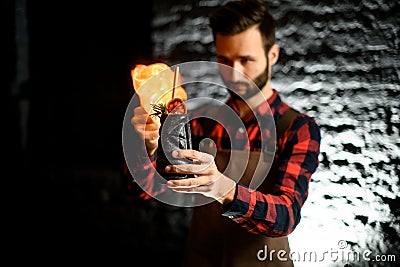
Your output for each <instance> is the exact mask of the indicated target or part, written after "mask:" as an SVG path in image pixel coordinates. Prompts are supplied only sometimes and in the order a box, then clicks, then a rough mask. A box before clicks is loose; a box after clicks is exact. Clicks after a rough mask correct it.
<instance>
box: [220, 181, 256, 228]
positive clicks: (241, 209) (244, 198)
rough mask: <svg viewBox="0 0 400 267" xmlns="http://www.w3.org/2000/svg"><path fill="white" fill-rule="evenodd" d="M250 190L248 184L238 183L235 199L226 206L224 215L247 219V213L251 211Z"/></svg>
mask: <svg viewBox="0 0 400 267" xmlns="http://www.w3.org/2000/svg"><path fill="white" fill-rule="evenodd" d="M250 194H251V192H250V190H249V188H248V187H247V186H245V185H243V184H241V183H238V184H237V185H236V192H235V198H234V200H233V201H232V202H231V203H230V204H229V205H226V206H225V207H224V211H225V212H224V213H223V214H222V215H223V216H226V217H228V218H230V219H234V220H235V221H238V222H239V221H243V220H245V215H246V214H247V213H248V212H249V207H250Z"/></svg>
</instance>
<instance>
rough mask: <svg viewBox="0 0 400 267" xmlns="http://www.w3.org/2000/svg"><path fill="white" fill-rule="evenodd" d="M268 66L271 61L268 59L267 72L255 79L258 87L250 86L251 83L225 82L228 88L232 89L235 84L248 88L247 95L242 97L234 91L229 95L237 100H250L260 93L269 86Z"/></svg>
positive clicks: (230, 91)
mask: <svg viewBox="0 0 400 267" xmlns="http://www.w3.org/2000/svg"><path fill="white" fill-rule="evenodd" d="M268 66H269V60H268V57H267V66H266V67H265V70H264V71H263V72H262V73H261V74H260V75H258V76H257V77H256V78H254V80H253V82H254V84H255V85H256V86H253V85H254V84H250V83H243V82H237V83H234V82H227V81H225V84H226V86H227V87H228V88H232V87H233V86H232V85H234V84H245V85H246V86H247V88H248V89H247V92H246V94H245V95H243V96H240V95H238V94H236V93H235V92H234V91H232V90H228V92H229V94H230V95H231V97H232V98H235V99H245V100H246V99H249V98H251V97H252V96H254V95H256V94H257V93H258V92H260V91H261V90H262V89H263V88H264V86H265V85H266V84H267V81H268Z"/></svg>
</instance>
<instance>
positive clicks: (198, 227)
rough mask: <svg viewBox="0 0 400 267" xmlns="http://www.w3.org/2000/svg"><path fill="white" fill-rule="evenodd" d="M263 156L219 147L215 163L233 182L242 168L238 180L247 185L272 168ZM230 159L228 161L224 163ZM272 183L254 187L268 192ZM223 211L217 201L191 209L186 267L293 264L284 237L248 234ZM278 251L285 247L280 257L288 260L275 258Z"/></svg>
mask: <svg viewBox="0 0 400 267" xmlns="http://www.w3.org/2000/svg"><path fill="white" fill-rule="evenodd" d="M232 153H234V154H232ZM231 154H232V155H231ZM241 154H243V155H241ZM260 156H261V159H260ZM247 157H248V158H249V160H248V163H247V160H246V159H247ZM263 158H264V153H260V152H248V151H247V152H245V151H226V150H221V151H218V153H217V156H216V158H215V162H216V164H217V166H218V169H219V170H220V171H221V172H223V173H224V174H225V175H226V176H228V177H231V178H233V179H235V180H236V181H238V180H239V179H240V177H235V175H238V174H241V173H243V170H244V173H243V175H242V176H241V177H242V178H241V179H240V182H241V183H243V184H245V185H249V183H250V181H251V179H252V178H253V179H254V176H256V175H265V173H266V170H269V168H270V167H271V166H270V165H271V164H270V163H269V162H270V161H268V160H266V161H264V159H263ZM229 159H230V161H231V162H230V163H229V166H227V165H228V160H229ZM246 163H247V166H246ZM257 165H258V166H257ZM256 166H257V168H256ZM256 169H257V170H256ZM238 178H239V179H238ZM268 178H269V177H267V178H266V180H268ZM273 184H274V183H271V182H267V181H264V182H263V183H262V184H261V186H260V187H258V189H257V190H259V191H261V192H264V193H267V192H271V190H273V188H271V186H273ZM222 213H224V211H223V209H222V207H221V204H220V203H219V202H217V201H213V202H211V203H209V204H207V205H203V206H199V207H195V208H193V215H192V219H191V222H190V232H189V237H188V244H187V251H186V255H185V261H184V266H185V267H186V266H187V267H189V266H190V267H197V266H199V267H200V266H201V267H209V266H210V267H211V266H213V267H214V266H215V267H225V266H226V267H236V266H241V267H249V266H274V267H275V266H276V267H281V266H282V267H286V266H293V262H292V261H291V260H290V259H289V252H290V249H289V242H288V237H287V236H285V237H279V238H272V237H267V236H263V235H256V234H252V233H249V232H247V231H246V230H245V229H244V228H243V227H242V226H240V225H239V224H237V223H235V222H234V221H232V219H230V218H227V217H226V216H222ZM260 250H261V251H260ZM272 250H275V253H272V255H273V258H272V260H271V259H270V252H271V251H272ZM280 250H284V251H285V254H283V252H281V253H282V254H279V256H280V257H281V258H283V257H285V258H287V261H280V260H278V259H277V253H278V251H280ZM265 253H267V254H265Z"/></svg>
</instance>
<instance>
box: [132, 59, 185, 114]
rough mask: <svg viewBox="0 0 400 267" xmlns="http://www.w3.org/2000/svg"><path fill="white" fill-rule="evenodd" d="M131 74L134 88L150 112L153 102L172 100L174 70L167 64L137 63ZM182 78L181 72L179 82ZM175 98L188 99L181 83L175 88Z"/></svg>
mask: <svg viewBox="0 0 400 267" xmlns="http://www.w3.org/2000/svg"><path fill="white" fill-rule="evenodd" d="M131 76H132V82H133V88H134V89H135V92H136V93H137V94H138V95H139V97H140V102H141V105H142V106H143V107H144V108H145V110H146V111H147V112H148V113H151V112H152V107H151V105H152V104H160V103H162V104H167V103H168V101H170V100H171V98H172V88H173V82H174V72H173V71H172V70H171V68H170V67H169V66H168V65H167V64H165V63H154V64H151V65H143V64H137V65H136V66H135V67H134V68H132V69H131ZM150 78H152V79H150ZM181 79H182V77H181V75H180V74H179V76H178V84H180V83H181ZM175 98H180V99H182V100H186V99H187V94H186V91H185V89H184V88H183V87H182V86H180V85H179V86H177V87H176V88H175Z"/></svg>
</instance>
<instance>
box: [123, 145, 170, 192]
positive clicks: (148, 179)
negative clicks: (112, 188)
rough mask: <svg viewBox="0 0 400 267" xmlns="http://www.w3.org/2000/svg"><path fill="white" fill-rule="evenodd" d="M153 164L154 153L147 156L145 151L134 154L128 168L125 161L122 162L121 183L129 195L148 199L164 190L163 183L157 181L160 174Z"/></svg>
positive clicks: (154, 162)
mask: <svg viewBox="0 0 400 267" xmlns="http://www.w3.org/2000/svg"><path fill="white" fill-rule="evenodd" d="M155 165H156V155H153V156H152V157H148V156H147V155H145V152H143V153H138V154H137V155H136V157H135V159H134V160H133V162H132V163H131V164H130V165H129V166H130V170H129V168H128V164H127V162H126V161H125V162H124V163H123V168H122V175H121V176H122V183H123V187H124V188H125V189H126V192H127V194H128V195H129V196H131V197H133V198H140V199H144V200H148V199H151V198H152V197H154V196H156V195H158V194H161V193H162V192H164V191H165V189H166V187H165V185H163V184H162V183H160V182H158V179H157V178H160V176H159V175H158V173H157V172H156V171H155V167H156V166H155Z"/></svg>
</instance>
